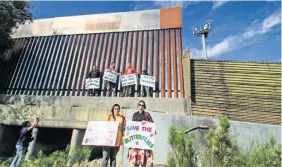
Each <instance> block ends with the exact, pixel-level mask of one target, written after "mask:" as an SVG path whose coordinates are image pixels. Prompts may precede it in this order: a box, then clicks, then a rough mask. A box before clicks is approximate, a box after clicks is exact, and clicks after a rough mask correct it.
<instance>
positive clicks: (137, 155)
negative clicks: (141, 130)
mask: <svg viewBox="0 0 282 167" xmlns="http://www.w3.org/2000/svg"><path fill="white" fill-rule="evenodd" d="M137 108H138V111H137V112H135V113H134V114H133V116H132V121H138V122H142V124H143V125H144V124H146V122H151V123H154V121H153V118H152V117H151V115H150V113H148V112H146V111H145V109H146V104H145V102H144V101H143V100H140V101H139V103H138V105H137ZM128 162H129V163H130V164H133V165H134V167H139V166H140V165H141V166H142V167H145V166H153V152H152V150H143V149H136V148H130V149H129V151H128Z"/></svg>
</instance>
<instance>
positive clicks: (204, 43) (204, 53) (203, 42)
mask: <svg viewBox="0 0 282 167" xmlns="http://www.w3.org/2000/svg"><path fill="white" fill-rule="evenodd" d="M205 39H206V38H205V34H202V44H203V57H204V59H206V60H207V59H208V57H207V50H206V40H205Z"/></svg>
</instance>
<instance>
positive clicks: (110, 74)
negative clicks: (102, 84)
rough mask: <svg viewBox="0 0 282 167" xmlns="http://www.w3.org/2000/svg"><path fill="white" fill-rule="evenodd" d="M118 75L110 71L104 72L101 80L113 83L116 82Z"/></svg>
mask: <svg viewBox="0 0 282 167" xmlns="http://www.w3.org/2000/svg"><path fill="white" fill-rule="evenodd" d="M117 77H118V73H116V72H115V71H110V70H108V69H106V70H105V72H104V76H103V80H107V81H110V82H113V83H116V82H117Z"/></svg>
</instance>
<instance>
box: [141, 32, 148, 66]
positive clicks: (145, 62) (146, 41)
mask: <svg viewBox="0 0 282 167" xmlns="http://www.w3.org/2000/svg"><path fill="white" fill-rule="evenodd" d="M144 36H145V39H144V43H145V46H144V50H145V53H144V58H143V61H144V64H143V67H142V68H141V70H142V69H145V70H147V69H148V51H149V49H148V48H149V47H148V45H149V34H148V31H145V33H144Z"/></svg>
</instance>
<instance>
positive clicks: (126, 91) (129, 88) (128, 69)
mask: <svg viewBox="0 0 282 167" xmlns="http://www.w3.org/2000/svg"><path fill="white" fill-rule="evenodd" d="M129 74H136V69H135V67H134V66H132V65H131V63H130V62H128V63H127V67H126V69H125V72H124V75H129ZM134 90H135V85H129V86H125V87H124V89H123V91H124V92H123V93H124V95H125V96H128V95H129V96H130V97H134Z"/></svg>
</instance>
